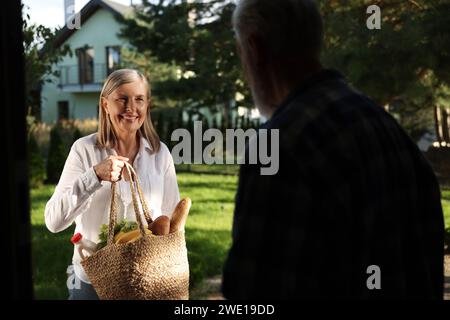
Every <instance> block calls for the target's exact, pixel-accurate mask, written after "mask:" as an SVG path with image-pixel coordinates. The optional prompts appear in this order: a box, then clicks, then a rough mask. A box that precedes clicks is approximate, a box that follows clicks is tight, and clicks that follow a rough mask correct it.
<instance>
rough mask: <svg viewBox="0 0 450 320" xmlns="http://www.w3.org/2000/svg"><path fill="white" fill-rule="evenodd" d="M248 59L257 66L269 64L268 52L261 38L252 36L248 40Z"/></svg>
mask: <svg viewBox="0 0 450 320" xmlns="http://www.w3.org/2000/svg"><path fill="white" fill-rule="evenodd" d="M247 48H248V49H247V50H248V58H249V59H252V60H253V61H254V62H255V64H256V65H258V66H259V65H265V64H267V62H268V52H267V48H266V46H265V45H264V42H263V41H262V39H261V37H259V36H257V35H255V34H251V35H250V36H249V37H248V38H247Z"/></svg>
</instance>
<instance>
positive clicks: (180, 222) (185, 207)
mask: <svg viewBox="0 0 450 320" xmlns="http://www.w3.org/2000/svg"><path fill="white" fill-rule="evenodd" d="M191 204H192V202H191V199H189V198H188V197H186V198H184V199H181V200H180V202H178V204H177V206H176V207H175V210H174V211H173V213H172V220H171V221H170V233H172V232H177V231H181V230H184V225H185V224H186V219H187V216H188V214H189V209H191Z"/></svg>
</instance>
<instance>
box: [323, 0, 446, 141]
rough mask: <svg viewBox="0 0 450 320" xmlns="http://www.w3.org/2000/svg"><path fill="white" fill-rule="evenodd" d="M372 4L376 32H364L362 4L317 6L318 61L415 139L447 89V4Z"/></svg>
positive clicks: (388, 0)
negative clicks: (377, 12)
mask: <svg viewBox="0 0 450 320" xmlns="http://www.w3.org/2000/svg"><path fill="white" fill-rule="evenodd" d="M370 4H372V3H370ZM373 4H377V5H378V6H379V7H380V8H381V18H382V23H381V30H369V29H368V28H367V27H366V19H367V18H368V17H369V15H368V14H366V9H367V7H368V5H369V4H368V2H367V1H361V0H352V1H320V7H321V11H322V13H323V15H324V22H325V45H324V50H323V61H324V63H325V65H326V66H328V67H333V68H336V69H338V70H340V71H341V72H343V74H344V75H345V76H346V77H348V79H349V80H350V81H351V82H352V83H353V84H354V85H355V86H356V87H357V88H358V89H360V90H361V91H363V92H364V93H366V94H368V95H369V96H370V97H372V98H373V99H375V100H376V101H377V102H378V103H379V104H381V105H383V106H384V105H390V106H392V107H393V110H391V111H392V112H393V113H395V114H397V115H398V118H399V119H400V123H401V124H402V126H404V128H405V129H406V130H407V131H408V133H409V134H410V135H411V136H412V137H413V138H418V137H420V136H421V135H422V134H423V133H424V132H425V131H428V129H429V127H430V126H431V124H432V119H431V114H432V111H431V109H432V108H433V107H434V106H435V105H436V103H438V101H439V100H440V99H441V98H442V96H443V92H444V91H446V88H448V87H449V86H450V35H449V33H448V32H447V30H448V26H449V25H450V15H449V14H448V12H450V2H448V1H447V0H434V1H397V0H382V1H376V2H375V3H373ZM446 103H447V105H448V100H447V102H446Z"/></svg>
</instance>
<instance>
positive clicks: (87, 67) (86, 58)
mask: <svg viewBox="0 0 450 320" xmlns="http://www.w3.org/2000/svg"><path fill="white" fill-rule="evenodd" d="M76 54H77V58H78V76H79V81H80V84H84V83H93V82H94V49H93V48H79V49H77V50H76Z"/></svg>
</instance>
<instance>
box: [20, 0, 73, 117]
mask: <svg viewBox="0 0 450 320" xmlns="http://www.w3.org/2000/svg"><path fill="white" fill-rule="evenodd" d="M22 11H23V5H22ZM22 30H23V50H24V56H25V70H26V72H25V90H26V98H27V108H28V113H29V114H30V115H32V116H33V117H35V118H36V119H40V87H41V85H42V84H43V83H44V81H50V80H49V79H48V77H47V79H46V80H44V78H45V76H46V75H53V76H58V71H57V70H54V69H53V65H54V64H55V63H58V62H59V61H61V59H62V57H63V56H64V55H67V54H71V50H70V48H69V46H68V45H64V46H61V47H56V46H54V41H55V39H56V34H57V32H58V31H59V30H57V29H50V28H47V27H44V26H42V25H36V24H30V15H29V14H28V13H26V14H24V18H23V27H22Z"/></svg>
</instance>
